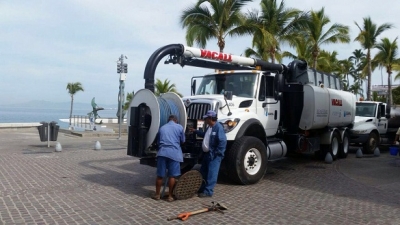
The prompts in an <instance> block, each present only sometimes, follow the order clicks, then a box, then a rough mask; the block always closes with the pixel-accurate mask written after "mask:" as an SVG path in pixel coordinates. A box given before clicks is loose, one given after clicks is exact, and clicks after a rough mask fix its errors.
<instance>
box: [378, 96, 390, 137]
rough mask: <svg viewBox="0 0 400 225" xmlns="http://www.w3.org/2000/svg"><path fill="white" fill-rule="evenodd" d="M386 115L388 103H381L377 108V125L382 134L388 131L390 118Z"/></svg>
mask: <svg viewBox="0 0 400 225" xmlns="http://www.w3.org/2000/svg"><path fill="white" fill-rule="evenodd" d="M385 115H386V105H385V104H382V103H380V104H379V105H378V107H377V109H376V114H375V117H376V120H375V121H376V124H375V125H376V127H377V128H378V131H379V133H380V134H386V131H387V128H388V127H387V125H388V119H387V118H386V117H385Z"/></svg>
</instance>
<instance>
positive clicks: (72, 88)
mask: <svg viewBox="0 0 400 225" xmlns="http://www.w3.org/2000/svg"><path fill="white" fill-rule="evenodd" d="M66 90H68V93H69V94H70V96H71V110H70V112H69V126H71V118H72V109H73V105H74V95H75V94H76V93H77V92H79V91H85V90H83V87H82V84H81V83H80V82H75V83H68V84H67V89H66Z"/></svg>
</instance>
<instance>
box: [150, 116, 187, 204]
mask: <svg viewBox="0 0 400 225" xmlns="http://www.w3.org/2000/svg"><path fill="white" fill-rule="evenodd" d="M157 136H158V137H157V140H158V152H157V178H156V193H155V195H154V196H153V197H152V198H153V199H155V200H159V199H160V190H161V186H162V182H163V178H164V177H165V176H168V188H169V190H168V191H169V194H168V198H167V201H169V202H172V201H174V198H173V189H174V186H175V178H176V177H178V176H180V175H181V170H180V163H181V162H183V154H182V149H181V144H183V143H184V142H185V133H184V130H183V127H182V125H180V124H178V119H177V117H176V116H175V115H170V116H169V118H168V123H166V124H165V125H163V126H162V127H161V128H160V130H159V132H158V134H157ZM166 171H168V174H166Z"/></svg>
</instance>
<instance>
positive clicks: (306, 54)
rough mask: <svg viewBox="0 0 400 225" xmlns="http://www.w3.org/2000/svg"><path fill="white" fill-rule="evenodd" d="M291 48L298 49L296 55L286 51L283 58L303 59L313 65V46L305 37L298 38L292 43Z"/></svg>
mask: <svg viewBox="0 0 400 225" xmlns="http://www.w3.org/2000/svg"><path fill="white" fill-rule="evenodd" d="M291 46H292V47H294V48H295V49H296V54H297V55H295V54H293V53H290V52H288V51H285V52H283V53H282V56H283V57H287V58H290V59H301V60H304V61H306V62H307V64H308V65H311V64H312V55H311V46H310V45H309V43H308V42H307V41H306V40H305V39H304V37H296V38H295V39H293V41H291Z"/></svg>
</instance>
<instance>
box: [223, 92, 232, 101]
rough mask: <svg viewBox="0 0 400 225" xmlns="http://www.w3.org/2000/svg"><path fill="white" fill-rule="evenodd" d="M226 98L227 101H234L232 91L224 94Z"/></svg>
mask: <svg viewBox="0 0 400 225" xmlns="http://www.w3.org/2000/svg"><path fill="white" fill-rule="evenodd" d="M224 97H225V98H226V99H227V100H232V91H225V92H224Z"/></svg>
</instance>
